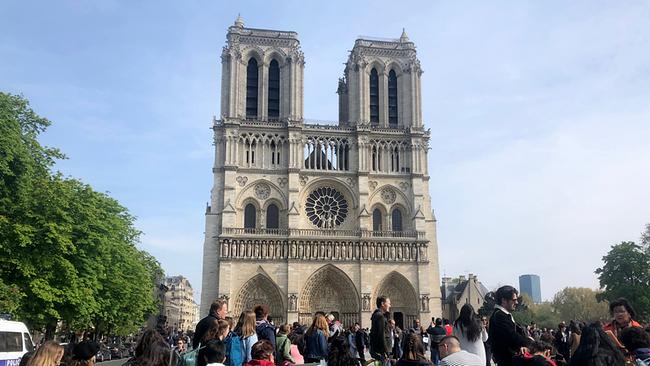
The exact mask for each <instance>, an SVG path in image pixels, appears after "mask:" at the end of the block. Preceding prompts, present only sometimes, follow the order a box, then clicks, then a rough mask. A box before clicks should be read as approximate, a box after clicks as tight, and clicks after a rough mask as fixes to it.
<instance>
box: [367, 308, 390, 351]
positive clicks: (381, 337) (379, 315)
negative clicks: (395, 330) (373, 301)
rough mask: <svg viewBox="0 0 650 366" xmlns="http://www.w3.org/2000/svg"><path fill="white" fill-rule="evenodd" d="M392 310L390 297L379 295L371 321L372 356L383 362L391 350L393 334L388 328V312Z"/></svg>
mask: <svg viewBox="0 0 650 366" xmlns="http://www.w3.org/2000/svg"><path fill="white" fill-rule="evenodd" d="M389 311H390V299H389V298H387V297H384V296H378V297H377V309H375V311H374V312H373V313H372V316H371V317H370V322H371V324H372V327H371V328H370V356H372V358H374V359H375V360H381V361H382V364H383V362H384V360H386V358H387V357H388V354H389V353H390V351H391V346H390V344H391V335H390V329H388V318H387V316H386V315H387V314H388V312H389Z"/></svg>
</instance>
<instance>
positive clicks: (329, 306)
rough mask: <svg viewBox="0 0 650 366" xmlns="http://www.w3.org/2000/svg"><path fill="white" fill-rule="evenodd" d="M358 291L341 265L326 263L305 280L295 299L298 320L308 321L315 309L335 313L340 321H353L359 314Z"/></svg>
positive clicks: (345, 322)
mask: <svg viewBox="0 0 650 366" xmlns="http://www.w3.org/2000/svg"><path fill="white" fill-rule="evenodd" d="M359 299H360V297H359V293H358V292H357V287H356V286H355V285H354V282H352V280H351V279H350V277H348V275H347V274H346V273H345V272H343V271H342V270H341V269H340V268H338V267H336V266H334V265H332V264H326V265H324V266H323V267H320V268H319V269H317V270H316V271H315V272H314V273H313V274H312V275H311V276H310V277H309V278H308V279H307V281H306V282H305V285H304V287H303V289H302V292H301V293H300V301H299V303H298V311H299V315H298V321H300V322H301V323H302V324H311V319H312V317H313V314H314V313H315V312H317V311H323V312H326V313H338V316H339V320H340V321H341V322H342V323H343V324H354V323H355V322H358V321H359V319H360V317H359V315H360V311H361V305H360V302H359Z"/></svg>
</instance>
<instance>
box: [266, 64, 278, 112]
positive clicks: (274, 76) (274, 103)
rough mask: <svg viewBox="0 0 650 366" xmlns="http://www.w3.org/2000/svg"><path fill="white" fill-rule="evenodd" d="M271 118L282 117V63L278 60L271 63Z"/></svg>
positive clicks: (269, 107) (269, 110) (269, 106)
mask: <svg viewBox="0 0 650 366" xmlns="http://www.w3.org/2000/svg"><path fill="white" fill-rule="evenodd" d="M268 112H269V120H272V121H276V120H277V119H278V118H280V65H278V62H277V61H276V60H273V61H271V64H270V65H269V104H268Z"/></svg>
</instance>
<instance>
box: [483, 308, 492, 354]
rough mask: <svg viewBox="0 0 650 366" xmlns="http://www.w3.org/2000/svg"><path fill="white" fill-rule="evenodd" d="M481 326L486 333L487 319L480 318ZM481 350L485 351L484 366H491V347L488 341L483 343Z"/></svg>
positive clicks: (484, 317)
mask: <svg viewBox="0 0 650 366" xmlns="http://www.w3.org/2000/svg"><path fill="white" fill-rule="evenodd" d="M481 324H483V328H484V329H485V330H486V331H487V329H488V327H489V323H488V318H487V317H486V316H481ZM483 348H484V349H485V366H491V365H492V345H491V344H490V339H489V338H488V340H487V341H485V342H483Z"/></svg>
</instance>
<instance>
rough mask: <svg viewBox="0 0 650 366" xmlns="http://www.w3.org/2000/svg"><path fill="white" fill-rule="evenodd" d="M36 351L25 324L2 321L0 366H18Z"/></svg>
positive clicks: (0, 327)
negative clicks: (23, 359)
mask: <svg viewBox="0 0 650 366" xmlns="http://www.w3.org/2000/svg"><path fill="white" fill-rule="evenodd" d="M33 350H34V343H33V342H32V336H31V335H30V334H29V331H28V330H27V327H26V326H25V324H24V323H21V322H13V321H9V320H2V319H0V366H18V364H19V363H20V359H21V357H23V355H24V354H25V353H27V352H29V351H33Z"/></svg>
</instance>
